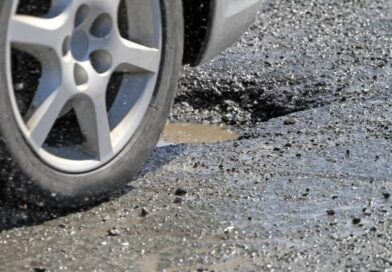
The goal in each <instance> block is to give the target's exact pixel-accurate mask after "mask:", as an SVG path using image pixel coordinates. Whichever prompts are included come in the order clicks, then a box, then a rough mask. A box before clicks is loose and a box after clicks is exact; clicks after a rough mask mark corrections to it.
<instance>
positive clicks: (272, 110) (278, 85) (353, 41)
mask: <svg viewBox="0 0 392 272" xmlns="http://www.w3.org/2000/svg"><path fill="white" fill-rule="evenodd" d="M391 5H392V4H391V2H388V1H384V0H376V1H372V2H370V1H340V2H338V1H322V0H318V1H286V0H277V1H275V0H265V1H263V3H262V5H261V11H260V13H259V15H258V18H257V22H256V23H255V24H254V25H253V26H252V27H251V30H250V31H249V32H248V33H247V34H246V35H245V36H244V37H243V38H242V39H241V41H240V42H239V43H237V44H236V45H235V46H234V47H232V48H231V49H229V50H227V51H226V52H224V53H223V54H221V55H220V56H218V57H217V58H215V59H214V61H213V62H211V63H208V64H205V65H203V66H202V67H199V68H190V67H186V68H185V71H184V75H183V77H182V79H181V82H180V85H179V92H178V96H177V98H176V102H175V106H174V109H173V111H172V115H171V120H172V121H191V122H208V123H216V124H225V125H230V126H234V127H237V128H248V127H249V126H254V125H256V124H257V123H259V122H263V121H267V120H269V119H271V118H275V117H279V116H283V115H286V114H289V113H292V112H297V111H301V110H305V109H308V108H314V107H319V106H322V105H325V104H329V103H331V102H334V101H343V102H344V101H347V100H350V99H368V98H369V97H372V96H374V95H376V94H377V93H378V92H379V91H380V90H383V89H384V88H389V86H391V78H392V77H391V76H390V74H391V54H390V52H391V48H392V45H391V42H390V40H391V36H392V27H391V24H390V22H389V20H388V18H389V16H390V15H389V14H388V13H387V12H389V11H390V8H391ZM283 16H285V17H283Z"/></svg>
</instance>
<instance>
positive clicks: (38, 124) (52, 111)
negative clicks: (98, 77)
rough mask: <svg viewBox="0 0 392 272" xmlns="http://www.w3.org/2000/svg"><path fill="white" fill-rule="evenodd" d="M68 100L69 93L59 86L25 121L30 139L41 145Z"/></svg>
mask: <svg viewBox="0 0 392 272" xmlns="http://www.w3.org/2000/svg"><path fill="white" fill-rule="evenodd" d="M68 100H69V94H68V93H67V92H66V90H65V89H63V88H62V87H59V88H58V89H57V90H56V91H54V92H53V93H52V94H51V95H50V96H49V97H48V98H47V99H46V100H45V101H44V102H43V103H42V104H41V105H40V106H39V107H38V108H37V110H35V112H34V114H32V116H31V117H30V118H29V120H28V121H27V128H28V129H29V130H30V139H31V141H33V142H34V143H35V144H36V145H37V146H40V147H42V145H43V144H44V142H45V140H46V138H47V137H48V135H49V133H50V131H51V129H52V127H53V125H54V123H55V122H56V120H57V118H58V117H59V115H60V112H61V110H62V109H63V107H64V105H65V104H66V103H67V101H68Z"/></svg>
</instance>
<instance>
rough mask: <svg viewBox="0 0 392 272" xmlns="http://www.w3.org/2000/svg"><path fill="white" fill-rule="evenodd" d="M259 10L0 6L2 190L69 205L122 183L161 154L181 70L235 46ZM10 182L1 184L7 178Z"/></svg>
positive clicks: (100, 3) (148, 2) (219, 0)
mask: <svg viewBox="0 0 392 272" xmlns="http://www.w3.org/2000/svg"><path fill="white" fill-rule="evenodd" d="M258 6H259V0H52V1H48V0H19V1H18V0H2V1H1V3H0V12H1V14H0V20H1V26H2V27H1V32H0V39H1V41H0V54H1V56H2V57H0V60H1V66H2V67H1V69H0V81H1V82H0V88H1V89H0V96H1V97H0V134H1V151H2V153H1V154H2V177H3V178H2V179H3V180H4V181H3V182H2V188H3V189H4V188H6V190H5V191H6V195H7V196H8V197H9V196H11V195H12V196H14V195H17V196H18V197H21V198H22V199H26V200H28V201H30V202H32V203H34V204H40V205H48V206H49V205H55V206H56V207H73V206H81V205H87V204H88V203H92V202H94V201H97V200H101V199H102V198H104V197H105V196H107V195H108V192H111V191H113V190H115V189H116V188H119V187H120V186H121V185H124V184H126V183H127V182H129V181H130V179H131V178H132V177H134V176H135V175H136V174H137V173H138V171H139V170H140V169H141V168H142V167H143V164H144V163H145V162H146V160H147V159H148V157H149V156H150V155H151V153H152V151H153V149H154V147H155V146H156V144H157V142H158V140H159V137H160V133H161V131H162V129H163V127H164V125H165V123H166V120H167V117H168V115H169V112H170V108H171V105H172V103H173V100H174V97H175V93H176V88H177V81H178V77H179V74H180V72H181V69H182V66H183V65H191V66H197V65H200V64H202V63H205V62H206V61H208V60H210V59H211V58H213V57H214V56H215V55H217V54H218V53H219V52H221V51H222V50H224V49H225V48H227V47H228V46H230V45H231V44H232V43H234V42H235V41H236V40H237V39H238V37H239V36H240V35H241V34H242V33H244V32H245V31H246V30H247V28H248V27H249V26H250V24H251V23H252V22H253V21H254V19H255V15H256V13H257V8H258ZM5 176H7V178H4V177H5Z"/></svg>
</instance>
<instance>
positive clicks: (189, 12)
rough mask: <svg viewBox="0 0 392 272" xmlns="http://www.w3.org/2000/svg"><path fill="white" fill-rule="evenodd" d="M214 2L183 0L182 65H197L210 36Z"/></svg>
mask: <svg viewBox="0 0 392 272" xmlns="http://www.w3.org/2000/svg"><path fill="white" fill-rule="evenodd" d="M213 3H214V1H211V0H183V6H184V23H185V48H184V60H183V62H184V64H190V65H197V64H198V63H199V62H200V59H201V58H202V54H203V52H204V49H205V47H206V46H207V42H208V36H209V34H210V28H211V27H210V24H211V14H212V10H213Z"/></svg>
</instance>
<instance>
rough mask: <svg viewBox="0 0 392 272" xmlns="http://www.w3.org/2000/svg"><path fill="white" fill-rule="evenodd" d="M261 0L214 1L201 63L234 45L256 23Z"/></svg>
mask: <svg viewBox="0 0 392 272" xmlns="http://www.w3.org/2000/svg"><path fill="white" fill-rule="evenodd" d="M259 5H260V0H214V5H213V11H212V18H211V19H212V21H211V28H210V33H209V39H208V42H207V45H206V47H205V50H204V53H203V55H202V58H201V60H200V63H203V62H206V61H208V60H210V59H212V58H213V57H214V56H215V55H217V54H219V53H220V52H221V51H223V50H225V49H226V48H227V47H229V46H230V45H232V44H233V43H234V42H235V41H236V40H237V39H238V38H239V37H240V36H241V35H242V34H243V33H244V32H245V31H246V30H247V29H248V28H249V26H250V25H251V24H252V23H253V22H254V21H255V17H256V14H257V11H258V8H259Z"/></svg>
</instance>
